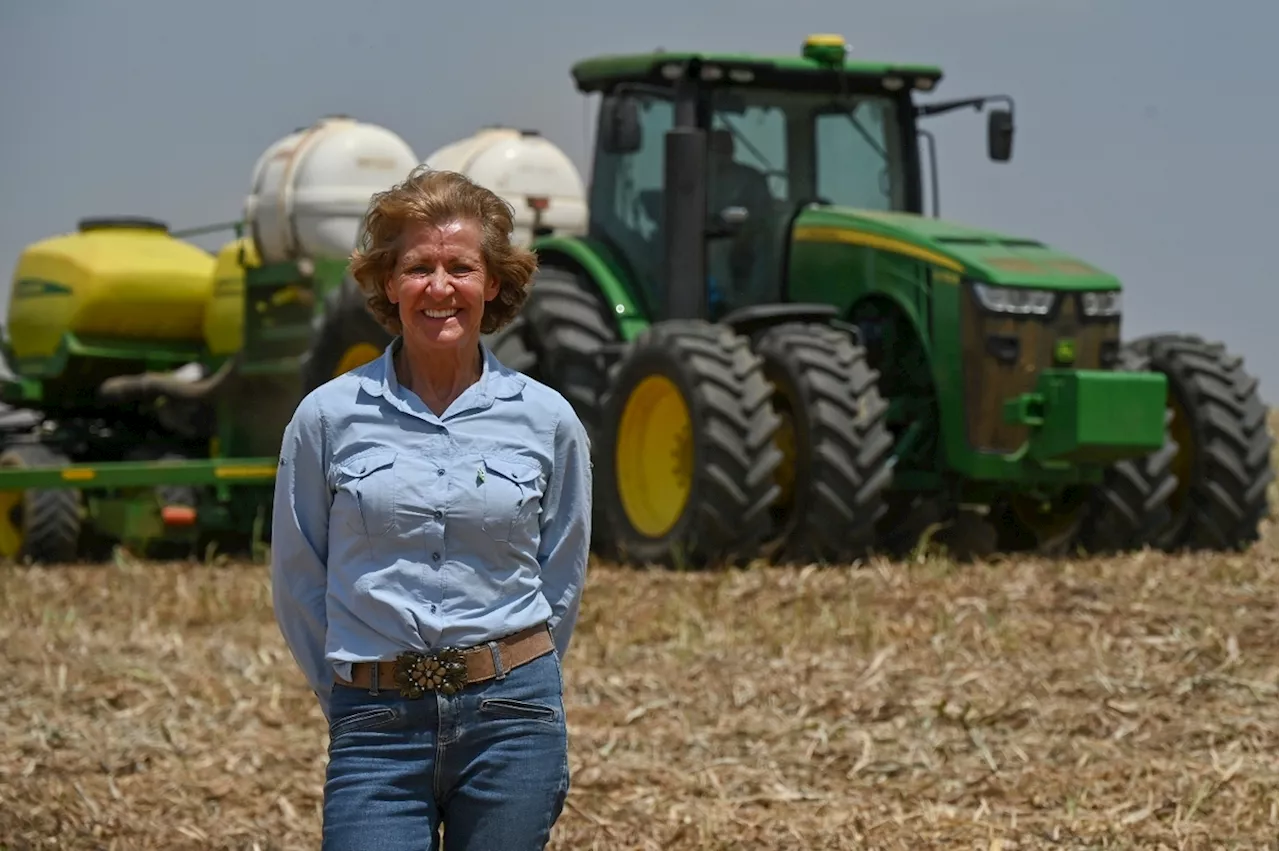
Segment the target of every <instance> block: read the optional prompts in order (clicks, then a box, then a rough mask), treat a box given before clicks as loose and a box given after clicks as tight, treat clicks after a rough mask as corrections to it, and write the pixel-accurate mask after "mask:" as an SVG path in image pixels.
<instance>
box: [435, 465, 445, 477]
mask: <svg viewBox="0 0 1280 851" xmlns="http://www.w3.org/2000/svg"><path fill="white" fill-rule="evenodd" d="M436 475H437V476H443V475H444V468H443V467H441V468H440V469H439V470H436Z"/></svg>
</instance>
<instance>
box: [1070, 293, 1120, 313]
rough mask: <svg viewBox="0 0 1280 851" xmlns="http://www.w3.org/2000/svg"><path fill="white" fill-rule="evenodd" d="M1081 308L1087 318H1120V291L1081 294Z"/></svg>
mask: <svg viewBox="0 0 1280 851" xmlns="http://www.w3.org/2000/svg"><path fill="white" fill-rule="evenodd" d="M1080 306H1081V308H1082V309H1083V310H1084V315H1085V316H1118V315H1119V314H1120V291H1119V290H1107V291H1106V292H1101V293H1081V294H1080Z"/></svg>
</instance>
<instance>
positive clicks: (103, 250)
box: [8, 218, 215, 358]
mask: <svg viewBox="0 0 1280 851" xmlns="http://www.w3.org/2000/svg"><path fill="white" fill-rule="evenodd" d="M214 265H215V263H214V258H213V256H212V255H211V254H209V253H208V252H206V251H203V250H201V249H200V248H198V247H196V246H194V245H191V244H190V243H187V242H183V241H181V240H178V239H175V238H173V237H172V236H170V235H169V232H168V229H167V228H166V227H165V226H164V225H163V224H162V223H160V222H156V221H153V220H150V219H134V218H110V219H86V220H83V221H81V222H80V225H79V229H78V231H77V232H76V233H73V234H64V235H61V236H55V237H51V238H49V239H45V240H41V241H40V242H36V243H34V244H32V245H30V246H28V247H27V249H26V250H25V251H23V253H22V256H21V257H20V258H19V259H18V265H17V268H16V269H15V271H14V276H13V287H12V289H11V290H10V293H9V329H8V330H9V339H10V345H11V347H12V354H13V356H14V357H16V358H29V357H49V356H51V355H53V354H54V353H55V352H57V350H58V347H59V344H60V343H61V342H62V340H63V337H64V335H66V334H67V333H71V334H74V335H76V336H77V337H80V338H88V339H93V338H98V339H104V338H105V339H112V340H128V341H138V342H155V343H195V344H199V343H200V342H201V341H202V340H203V337H204V324H205V309H206V307H207V306H208V304H209V301H210V297H211V295H212V292H213V280H214Z"/></svg>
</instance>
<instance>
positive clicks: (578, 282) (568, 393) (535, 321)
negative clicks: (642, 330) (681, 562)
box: [485, 266, 618, 555]
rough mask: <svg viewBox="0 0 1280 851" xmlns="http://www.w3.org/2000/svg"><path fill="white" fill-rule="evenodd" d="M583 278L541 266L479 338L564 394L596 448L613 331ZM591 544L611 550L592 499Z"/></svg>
mask: <svg viewBox="0 0 1280 851" xmlns="http://www.w3.org/2000/svg"><path fill="white" fill-rule="evenodd" d="M588 286H589V285H588V282H587V281H586V280H585V279H584V278H583V277H582V276H580V275H578V274H575V273H574V272H572V271H569V270H567V269H557V268H555V267H552V266H544V267H542V268H541V269H539V270H538V272H537V273H536V275H535V277H534V285H533V289H532V291H531V292H530V293H529V299H528V301H526V302H525V305H524V309H523V310H521V311H520V313H519V315H517V316H516V318H515V319H514V320H512V322H511V323H510V324H508V325H507V326H506V327H505V328H502V329H499V330H498V331H495V332H494V333H493V334H491V335H488V336H486V337H485V345H487V346H488V347H489V349H490V350H491V351H492V352H493V354H494V356H495V357H496V358H497V359H498V360H499V361H501V362H502V363H503V364H505V365H506V366H507V367H509V368H511V369H514V370H515V371H517V372H521V373H524V374H525V375H527V376H529V377H530V378H532V379H534V380H535V381H539V382H541V383H543V384H545V385H547V386H548V387H551V388H552V389H554V390H556V391H557V392H558V393H560V395H562V396H564V397H565V399H566V400H567V401H568V402H569V404H570V405H571V406H572V407H573V410H574V412H575V413H577V415H578V419H579V420H581V421H582V425H583V427H584V428H585V429H586V432H587V437H588V439H590V440H591V445H592V449H593V452H592V454H593V456H597V455H598V453H596V452H595V449H596V448H597V447H598V445H599V429H600V396H601V394H602V393H603V392H604V388H605V383H606V379H607V373H606V367H605V365H604V358H603V357H601V355H602V354H603V351H602V350H603V349H604V347H606V346H609V345H613V344H615V343H617V342H618V331H617V328H616V326H615V325H614V323H613V321H612V319H611V318H610V316H609V312H608V310H607V309H606V308H605V306H604V304H603V303H602V302H601V300H600V298H599V297H598V296H596V295H594V294H593V293H591V292H590V290H589V289H588ZM591 525H592V534H591V538H592V546H593V548H594V549H595V550H596V552H597V553H600V554H607V555H612V551H611V549H610V546H609V540H608V534H607V532H608V525H607V523H606V521H605V519H604V515H603V512H602V510H601V501H600V500H599V499H596V500H593V514H592V524H591Z"/></svg>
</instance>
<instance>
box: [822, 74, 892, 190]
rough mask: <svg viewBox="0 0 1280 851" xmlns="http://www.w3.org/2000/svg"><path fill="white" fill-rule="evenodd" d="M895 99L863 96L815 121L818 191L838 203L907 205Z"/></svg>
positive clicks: (823, 113) (823, 114)
mask: <svg viewBox="0 0 1280 851" xmlns="http://www.w3.org/2000/svg"><path fill="white" fill-rule="evenodd" d="M897 126H898V125H897V118H896V116H895V115H894V104H893V102H892V101H889V100H883V99H879V98H877V99H874V100H863V101H860V102H859V103H858V104H857V106H856V107H855V108H854V109H853V110H852V111H848V110H842V111H839V112H822V113H819V114H818V116H817V117H816V119H815V121H814V149H815V154H816V156H817V162H816V164H815V165H816V171H817V191H818V194H819V195H820V196H822V197H824V198H826V199H827V200H829V201H831V202H832V203H834V204H838V205H841V206H847V207H860V208H862V209H870V210H901V209H904V205H905V202H904V192H903V190H904V186H903V169H902V157H901V153H900V151H901V145H900V144H899V142H898V138H897Z"/></svg>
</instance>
